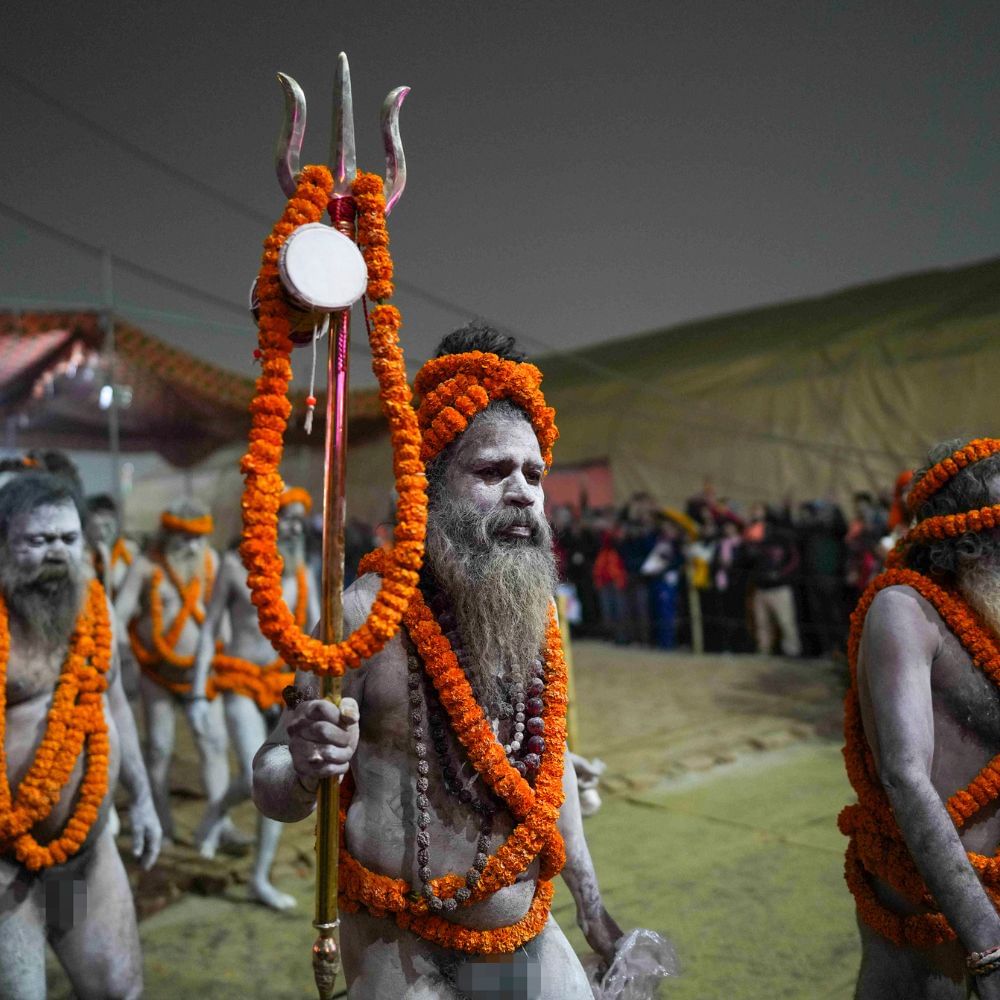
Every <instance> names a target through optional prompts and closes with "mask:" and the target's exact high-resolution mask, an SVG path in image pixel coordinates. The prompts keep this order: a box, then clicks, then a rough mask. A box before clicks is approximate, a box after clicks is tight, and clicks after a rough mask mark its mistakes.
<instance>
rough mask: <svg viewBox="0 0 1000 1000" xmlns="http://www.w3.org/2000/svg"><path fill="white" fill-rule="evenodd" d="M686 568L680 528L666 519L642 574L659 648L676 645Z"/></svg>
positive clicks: (668, 647)
mask: <svg viewBox="0 0 1000 1000" xmlns="http://www.w3.org/2000/svg"><path fill="white" fill-rule="evenodd" d="M683 567H684V544H683V542H682V539H681V529H680V528H678V526H677V525H676V524H674V522H673V521H671V520H669V519H664V520H663V522H662V523H661V525H660V534H659V537H658V539H657V540H656V543H655V544H654V546H653V548H652V549H651V550H650V553H649V555H648V556H646V559H645V561H644V562H643V564H642V570H641V571H642V574H643V576H644V577H645V578H646V579H647V580H648V581H649V583H648V588H649V593H650V603H651V604H652V609H653V637H654V639H655V642H656V645H657V646H658V647H659V648H660V649H673V648H674V647H675V646H676V645H677V606H678V603H679V598H680V590H681V570H682V569H683Z"/></svg>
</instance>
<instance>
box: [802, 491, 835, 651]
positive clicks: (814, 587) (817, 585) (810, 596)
mask: <svg viewBox="0 0 1000 1000" xmlns="http://www.w3.org/2000/svg"><path fill="white" fill-rule="evenodd" d="M798 529H799V539H800V544H801V547H802V569H803V577H804V579H803V581H802V582H803V590H804V592H805V598H806V606H807V608H808V609H809V619H810V623H811V625H812V628H813V629H814V633H815V648H816V652H817V653H818V655H820V656H831V655H833V654H834V653H837V652H840V651H841V650H842V647H843V640H844V638H845V636H846V631H847V620H846V616H845V613H844V603H843V592H844V559H845V556H846V548H845V545H844V535H845V534H846V532H847V524H846V523H845V521H844V515H843V514H842V513H841V511H840V508H839V507H838V506H836V504H833V503H830V502H829V501H823V500H814V501H812V502H811V503H806V504H803V505H802V508H801V517H800V519H799V525H798Z"/></svg>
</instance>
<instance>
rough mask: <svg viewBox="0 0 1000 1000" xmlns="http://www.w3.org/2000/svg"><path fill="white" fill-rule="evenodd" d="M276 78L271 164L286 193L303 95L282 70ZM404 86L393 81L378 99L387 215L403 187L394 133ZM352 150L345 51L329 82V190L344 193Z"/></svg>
mask: <svg viewBox="0 0 1000 1000" xmlns="http://www.w3.org/2000/svg"><path fill="white" fill-rule="evenodd" d="M278 82H279V83H280V84H281V88H282V90H283V91H284V92H285V120H284V122H283V124H282V128H281V132H280V134H279V135H278V142H277V145H276V147H275V154H274V165H275V171H276V172H277V175H278V183H279V184H280V185H281V190H282V191H284V192H285V194H286V195H287V196H288V197H289V198H290V197H291V196H292V195H293V194H294V193H295V183H296V180H297V176H298V172H299V157H300V154H301V152H302V140H303V139H304V138H305V132H306V96H305V94H304V93H303V92H302V88H301V87H300V86H299V85H298V84H297V83H296V82H295V81H294V80H293V79H292V78H291V77H290V76H288V75H287V74H285V73H279V74H278ZM409 92H410V88H409V87H396V89H395V90H391V91H389V93H388V94H387V95H386V98H385V100H384V101H383V102H382V110H381V113H380V115H379V125H380V127H381V131H382V143H383V145H384V146H385V181H384V183H383V185H382V189H383V192H384V193H385V214H386V215H388V214H389V213H390V212H391V211H392V210H393V208H394V207H395V205H396V202H398V201H399V199H400V198H401V197H402V196H403V189H404V188H405V187H406V155H405V154H404V152H403V141H402V139H401V138H400V135H399V110H400V108H401V107H402V106H403V101H405V100H406V95H407V94H409ZM357 169H358V166H357V153H356V150H355V143H354V113H353V103H352V100H351V69H350V66H349V65H348V63H347V56H346V54H345V53H343V52H341V53H340V56H339V57H338V59H337V77H336V81H335V83H334V100H333V131H332V134H331V137H330V170H331V171H332V173H333V179H334V193H335V194H338V195H346V194H350V189H351V181H352V180H354V175H355V174H356V173H357Z"/></svg>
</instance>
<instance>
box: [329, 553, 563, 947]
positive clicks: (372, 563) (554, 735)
mask: <svg viewBox="0 0 1000 1000" xmlns="http://www.w3.org/2000/svg"><path fill="white" fill-rule="evenodd" d="M385 564H386V559H385V556H384V554H383V553H382V552H373V553H369V555H367V556H365V558H364V559H363V560H362V562H361V565H360V566H359V572H360V573H370V572H374V573H378V572H381V571H382V569H383V568H384V566H385ZM404 621H405V624H406V628H407V631H408V632H409V634H410V638H411V639H412V640H413V642H414V645H415V646H416V648H417V652H418V653H419V654H420V657H421V659H422V660H423V663H424V667H425V669H426V671H427V674H428V675H429V677H430V678H431V680H432V682H433V684H434V687H435V689H436V690H437V693H438V697H439V698H440V700H441V705H442V707H443V708H444V709H445V711H446V713H447V715H448V718H449V721H450V723H451V728H452V731H453V732H454V733H455V736H456V737H457V738H458V740H459V742H460V743H461V744H462V746H463V747H464V748H465V752H466V755H467V756H468V759H469V762H470V763H471V764H472V766H473V767H474V768H475V769H476V772H477V773H478V774H479V776H480V777H481V778H482V779H483V781H484V783H485V785H486V786H487V787H488V788H489V789H490V791H491V792H492V793H493V794H494V795H496V796H497V797H498V798H499V799H500V800H501V801H502V802H504V803H506V805H507V807H508V808H509V809H510V811H511V813H512V814H513V816H514V818H515V819H517V820H518V823H517V825H516V826H515V827H514V829H513V831H512V832H511V834H510V836H508V837H507V839H506V841H505V842H504V843H503V844H502V845H501V846H500V847H499V848H498V849H497V851H496V853H495V854H493V855H492V856H491V857H490V858H489V860H488V861H487V863H486V866H485V867H484V868H483V871H482V875H481V877H480V879H479V881H478V883H477V884H476V886H475V888H474V889H473V890H472V893H471V895H470V896H469V898H468V899H467V900H466V901H465V902H464V903H460V904H459V905H460V906H470V905H472V904H473V903H476V902H478V901H480V900H482V899H485V898H486V897H487V896H491V895H492V894H493V893H495V892H497V891H498V890H499V889H504V888H506V887H508V886H510V885H513V884H514V882H515V881H517V879H518V877H519V876H520V875H521V874H523V873H524V872H525V871H526V870H527V869H528V867H529V866H530V865H531V863H532V862H533V861H534V860H535V858H539V860H540V862H541V866H540V870H539V880H538V884H537V886H536V889H535V896H534V898H533V900H532V904H531V908H530V909H529V911H528V914H527V915H526V916H525V917H524V918H523V919H522V920H520V921H518V922H517V923H515V924H512V925H510V926H508V927H499V928H495V929H493V930H484V931H476V930H472V929H470V928H467V927H461V926H459V925H458V924H455V923H453V922H452V921H450V920H447V919H445V918H443V917H439V916H436V915H435V914H433V913H430V912H429V909H428V903H427V900H426V899H424V898H423V897H422V896H420V895H419V894H416V893H414V892H413V889H412V887H411V886H410V885H409V884H408V883H407V882H406V881H404V880H403V879H394V878H390V877H388V876H386V875H380V874H378V873H377V872H373V871H371V870H369V869H367V868H365V867H364V866H363V865H362V864H361V863H360V862H359V861H357V860H356V859H355V858H353V857H352V856H351V854H350V853H349V852H348V850H347V845H346V842H345V839H344V824H345V822H346V817H347V810H348V808H349V806H350V801H351V795H352V793H353V786H352V785H351V783H350V782H349V780H348V779H345V781H344V783H343V786H342V789H341V814H340V818H341V849H340V892H341V903H342V905H343V907H344V909H346V910H348V911H351V912H353V911H356V910H357V909H358V907H359V906H364V907H365V909H367V910H368V912H369V913H371V914H372V915H373V916H385V915H387V914H392V916H393V917H394V918H395V920H396V923H397V924H399V926H400V927H403V928H408V929H409V930H412V931H413V932H414V933H415V934H418V935H419V936H420V937H422V938H424V939H425V940H428V941H431V942H433V943H434V944H437V945H439V946H441V947H443V948H452V949H455V950H457V951H465V952H470V953H477V954H486V955H488V954H495V953H500V952H503V953H509V952H512V951H514V950H515V949H516V948H518V947H520V946H521V945H522V944H523V943H524V942H526V941H529V940H531V939H532V938H533V937H535V936H536V935H537V934H538V933H539V931H541V929H542V927H544V925H545V921H546V919H547V917H548V912H549V907H550V904H551V900H552V891H553V887H552V879H553V878H555V876H556V875H557V874H558V873H559V872H560V871H561V870H562V867H563V865H564V864H565V862H566V851H565V846H564V844H563V840H562V836H561V835H560V833H559V830H558V828H557V826H556V824H557V822H558V819H559V808H560V806H561V805H562V802H563V786H562V781H563V763H564V756H563V755H564V747H565V743H566V706H567V699H568V694H567V676H566V662H565V660H564V658H563V654H562V638H561V633H560V631H559V625H558V622H557V621H556V618H555V612H554V611H551V612H550V615H549V623H548V627H547V628H546V632H545V675H546V684H545V690H544V693H543V701H544V717H545V725H546V749H545V750H544V751H543V752H542V755H541V765H540V767H539V771H538V776H537V778H536V779H535V786H534V788H532V786H531V785H530V784H528V782H527V781H525V779H524V778H523V777H522V776H521V774H520V773H518V771H517V770H515V769H514V767H512V766H511V764H510V762H509V761H508V760H507V755H506V753H505V752H504V749H503V746H502V745H501V744H500V743H499V741H498V740H497V737H496V734H495V733H494V732H493V727H492V726H491V725H490V723H489V720H488V719H487V718H486V716H485V714H484V713H483V710H482V707H481V706H480V704H479V702H478V701H477V700H476V696H475V693H474V692H473V690H472V686H471V685H470V683H469V680H468V678H467V677H466V676H465V673H464V671H463V670H462V667H461V666H460V665H459V662H458V659H457V657H456V656H455V653H454V650H453V649H452V647H451V643H450V642H449V641H448V638H447V637H446V636H445V635H444V634H443V633H442V631H441V627H440V625H439V624H438V622H437V620H436V619H435V617H434V614H433V612H432V611H431V609H430V608H429V607H428V606H427V604H426V602H425V601H424V599H423V595H422V594H421V593H420V591H419V590H418V591H417V593H416V594H415V595H414V598H413V601H412V602H411V604H410V607H409V608H407V611H406V615H405V618H404ZM430 885H431V886H432V888H433V889H434V891H435V894H436V895H437V896H439V897H441V898H442V899H450V898H454V897H455V894H456V893H457V892H458V890H459V889H461V888H462V887H463V886H465V885H466V880H465V878H464V877H462V876H460V875H457V874H454V873H449V874H447V875H443V876H440V877H439V878H436V879H432V880H431V882H430Z"/></svg>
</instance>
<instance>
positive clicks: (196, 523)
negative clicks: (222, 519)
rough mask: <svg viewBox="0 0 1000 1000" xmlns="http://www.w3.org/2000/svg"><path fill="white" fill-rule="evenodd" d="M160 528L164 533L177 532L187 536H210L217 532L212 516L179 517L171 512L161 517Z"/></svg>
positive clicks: (165, 512) (166, 512) (164, 513)
mask: <svg viewBox="0 0 1000 1000" xmlns="http://www.w3.org/2000/svg"><path fill="white" fill-rule="evenodd" d="M160 526H161V527H162V528H163V530H164V531H176V532H179V533H181V534H185V535H210V534H212V532H213V531H214V530H215V522H214V521H213V520H212V515H211V514H202V515H201V517H178V516H177V515H176V514H171V513H170V512H169V511H166V510H165V511H164V512H163V513H162V514H161V515H160Z"/></svg>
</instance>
